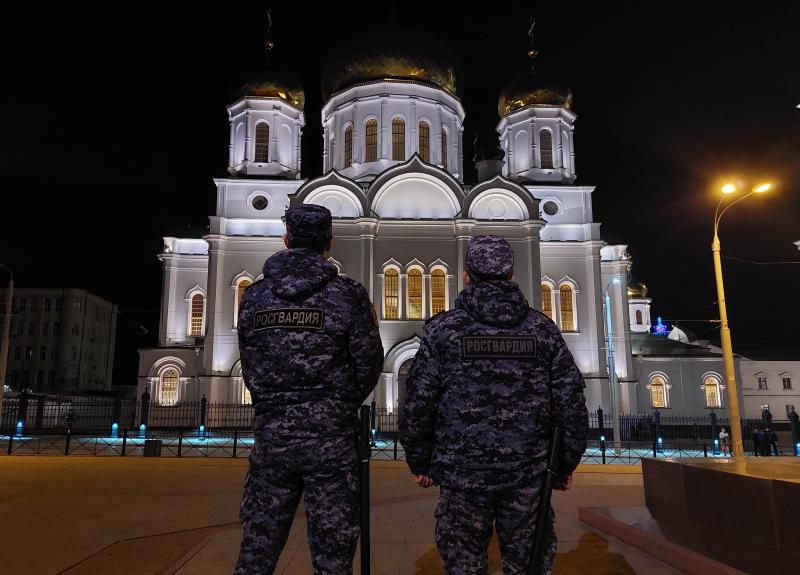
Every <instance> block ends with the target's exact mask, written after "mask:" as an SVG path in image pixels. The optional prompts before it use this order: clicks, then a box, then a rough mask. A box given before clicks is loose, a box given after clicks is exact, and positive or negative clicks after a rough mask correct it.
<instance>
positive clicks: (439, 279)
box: [431, 269, 447, 315]
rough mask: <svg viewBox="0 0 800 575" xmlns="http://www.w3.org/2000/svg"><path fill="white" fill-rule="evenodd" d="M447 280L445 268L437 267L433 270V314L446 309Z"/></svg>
mask: <svg viewBox="0 0 800 575" xmlns="http://www.w3.org/2000/svg"><path fill="white" fill-rule="evenodd" d="M445 281H446V278H445V275H444V271H443V270H440V269H435V270H433V271H432V272H431V315H436V314H437V313H439V312H443V311H444V310H445V307H446V305H447V300H446V299H445V298H446V293H445Z"/></svg>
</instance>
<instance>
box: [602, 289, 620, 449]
mask: <svg viewBox="0 0 800 575" xmlns="http://www.w3.org/2000/svg"><path fill="white" fill-rule="evenodd" d="M618 283H619V278H614V279H613V280H611V281H610V282H608V284H607V285H606V289H605V295H604V303H605V306H604V307H605V312H606V333H607V334H608V338H607V339H608V381H609V383H610V385H611V397H610V398H609V399H610V401H611V424H612V425H613V429H614V444H615V447H614V450H615V452H616V453H619V449H620V441H621V439H622V438H621V437H620V435H619V416H620V407H619V390H618V389H617V371H616V367H615V366H614V336H613V332H612V325H611V298H610V297H609V295H608V288H610V287H611V286H612V284H618Z"/></svg>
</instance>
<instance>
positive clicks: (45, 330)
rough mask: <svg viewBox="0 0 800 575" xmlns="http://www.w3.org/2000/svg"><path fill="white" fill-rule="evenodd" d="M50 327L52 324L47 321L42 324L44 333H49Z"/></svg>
mask: <svg viewBox="0 0 800 575" xmlns="http://www.w3.org/2000/svg"><path fill="white" fill-rule="evenodd" d="M49 329H50V324H49V323H47V322H44V323H43V324H42V335H47V332H48V330H49Z"/></svg>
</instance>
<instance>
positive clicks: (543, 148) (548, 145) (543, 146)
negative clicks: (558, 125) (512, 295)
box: [539, 130, 553, 169]
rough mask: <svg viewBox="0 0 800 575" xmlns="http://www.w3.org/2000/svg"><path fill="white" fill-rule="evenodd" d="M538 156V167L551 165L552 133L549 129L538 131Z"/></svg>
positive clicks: (545, 167) (547, 167)
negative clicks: (539, 159) (539, 160)
mask: <svg viewBox="0 0 800 575" xmlns="http://www.w3.org/2000/svg"><path fill="white" fill-rule="evenodd" d="M539 157H540V158H541V163H540V165H539V167H540V168H543V169H549V168H552V167H553V134H551V133H550V130H541V131H540V132H539Z"/></svg>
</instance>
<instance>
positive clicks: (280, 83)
mask: <svg viewBox="0 0 800 575" xmlns="http://www.w3.org/2000/svg"><path fill="white" fill-rule="evenodd" d="M267 75H268V76H269V78H259V79H255V80H252V81H250V82H248V83H247V84H245V85H244V86H243V87H242V89H241V90H240V91H239V97H240V98H277V99H280V100H283V101H284V102H286V103H287V104H289V105H291V106H294V107H295V108H297V109H298V110H302V109H303V106H305V104H306V93H305V91H304V90H303V86H302V84H300V80H298V78H297V77H296V76H294V75H293V74H281V73H280V72H275V71H273V70H270V71H269V72H268V73H267Z"/></svg>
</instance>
